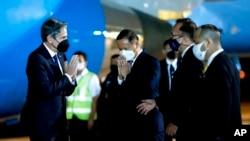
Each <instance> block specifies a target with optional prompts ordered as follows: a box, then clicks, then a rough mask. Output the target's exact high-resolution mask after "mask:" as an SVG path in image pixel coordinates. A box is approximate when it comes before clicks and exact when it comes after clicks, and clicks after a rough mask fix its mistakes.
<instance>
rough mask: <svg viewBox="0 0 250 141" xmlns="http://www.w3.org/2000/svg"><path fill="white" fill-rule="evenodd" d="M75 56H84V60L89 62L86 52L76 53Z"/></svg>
mask: <svg viewBox="0 0 250 141" xmlns="http://www.w3.org/2000/svg"><path fill="white" fill-rule="evenodd" d="M74 55H82V56H83V58H84V60H85V61H87V54H86V53H85V52H83V51H80V50H79V51H76V52H75V53H74Z"/></svg>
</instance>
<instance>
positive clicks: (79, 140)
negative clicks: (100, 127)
mask: <svg viewBox="0 0 250 141" xmlns="http://www.w3.org/2000/svg"><path fill="white" fill-rule="evenodd" d="M95 122H96V121H95ZM95 124H96V123H95ZM69 136H70V141H96V140H97V131H96V125H94V127H93V128H92V129H91V130H89V129H88V121H87V120H80V119H78V118H77V117H75V116H73V118H72V119H71V120H69Z"/></svg>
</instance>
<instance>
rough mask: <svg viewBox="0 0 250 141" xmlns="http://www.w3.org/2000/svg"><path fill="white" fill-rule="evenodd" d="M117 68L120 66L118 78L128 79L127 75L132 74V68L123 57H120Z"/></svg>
mask: <svg viewBox="0 0 250 141" xmlns="http://www.w3.org/2000/svg"><path fill="white" fill-rule="evenodd" d="M117 66H118V77H119V78H122V79H124V78H126V76H127V74H128V73H130V70H131V66H130V64H129V63H128V62H127V61H126V59H125V58H124V57H123V56H119V57H118V60H117Z"/></svg>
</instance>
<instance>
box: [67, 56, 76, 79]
mask: <svg viewBox="0 0 250 141" xmlns="http://www.w3.org/2000/svg"><path fill="white" fill-rule="evenodd" d="M78 63H79V60H78V56H77V55H73V56H72V57H71V60H70V63H69V64H68V62H64V66H65V72H66V73H67V74H68V75H69V76H70V77H71V78H75V77H76V73H77V65H78Z"/></svg>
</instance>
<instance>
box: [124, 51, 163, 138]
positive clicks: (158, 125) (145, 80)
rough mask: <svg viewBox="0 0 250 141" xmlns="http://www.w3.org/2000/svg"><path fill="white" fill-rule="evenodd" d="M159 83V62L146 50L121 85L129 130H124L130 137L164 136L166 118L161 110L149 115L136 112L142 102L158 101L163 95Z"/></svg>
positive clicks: (153, 111) (154, 110) (151, 112)
mask: <svg viewBox="0 0 250 141" xmlns="http://www.w3.org/2000/svg"><path fill="white" fill-rule="evenodd" d="M159 80H160V63H159V61H158V60H157V59H156V58H154V57H152V56H150V55H149V54H147V53H146V52H144V51H143V52H142V53H141V54H139V56H138V57H137V59H136V60H135V62H134V64H133V67H132V69H131V72H130V73H129V74H128V75H127V77H126V79H125V81H124V82H123V83H122V85H121V91H120V92H121V105H122V112H123V114H124V115H123V118H124V119H123V123H124V124H123V126H126V127H127V128H125V129H129V130H126V131H124V132H125V133H126V134H128V135H126V136H128V137H131V138H132V137H133V136H134V137H133V138H134V139H140V140H142V139H146V140H153V139H152V138H153V136H154V135H155V134H158V133H159V132H162V133H163V131H164V127H163V118H162V114H161V113H160V111H159V109H158V108H154V109H153V110H152V111H150V112H149V113H148V115H141V114H140V113H138V112H137V109H136V106H137V105H139V104H140V103H141V102H142V101H141V100H143V99H155V98H157V97H158V96H159ZM130 135H131V136H130ZM131 138H130V139H131Z"/></svg>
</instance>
